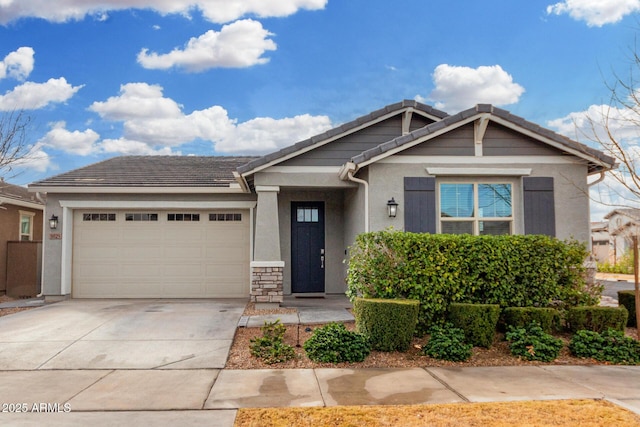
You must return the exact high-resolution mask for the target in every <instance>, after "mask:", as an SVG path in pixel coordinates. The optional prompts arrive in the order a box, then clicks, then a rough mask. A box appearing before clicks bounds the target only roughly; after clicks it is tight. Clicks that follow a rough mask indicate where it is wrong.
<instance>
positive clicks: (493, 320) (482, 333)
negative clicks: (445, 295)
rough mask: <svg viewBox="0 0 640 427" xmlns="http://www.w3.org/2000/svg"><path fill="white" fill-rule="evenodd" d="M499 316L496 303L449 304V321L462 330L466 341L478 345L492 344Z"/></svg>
mask: <svg viewBox="0 0 640 427" xmlns="http://www.w3.org/2000/svg"><path fill="white" fill-rule="evenodd" d="M499 317H500V306H499V305H497V304H462V303H453V304H451V305H449V316H448V319H449V321H450V322H451V323H452V324H453V326H455V327H457V328H460V329H462V330H463V331H464V335H465V337H466V339H467V342H469V343H471V344H472V345H476V346H480V347H486V348H489V347H491V344H493V337H494V336H495V334H496V326H497V324H498V318H499Z"/></svg>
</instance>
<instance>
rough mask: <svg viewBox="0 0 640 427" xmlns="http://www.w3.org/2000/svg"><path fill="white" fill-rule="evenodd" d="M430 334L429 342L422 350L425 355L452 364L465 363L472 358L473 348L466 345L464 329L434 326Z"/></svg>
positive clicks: (450, 326)
mask: <svg viewBox="0 0 640 427" xmlns="http://www.w3.org/2000/svg"><path fill="white" fill-rule="evenodd" d="M429 333H430V334H431V336H430V337H429V341H428V342H427V345H425V347H424V348H423V349H422V352H423V353H424V354H425V355H427V356H429V357H433V358H435V359H441V360H449V361H451V362H464V361H465V360H468V359H469V358H470V357H471V354H472V349H473V346H472V345H471V344H467V343H465V341H464V339H465V338H464V331H463V330H462V329H460V328H454V327H453V325H451V323H447V324H445V325H444V326H432V327H431V329H430V330H429Z"/></svg>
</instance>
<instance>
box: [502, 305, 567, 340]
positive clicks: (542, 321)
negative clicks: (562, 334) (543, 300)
mask: <svg viewBox="0 0 640 427" xmlns="http://www.w3.org/2000/svg"><path fill="white" fill-rule="evenodd" d="M502 315H503V317H504V323H505V325H506V326H507V327H509V326H513V327H515V328H524V327H526V326H527V325H528V324H530V323H531V322H536V323H538V324H539V325H540V327H541V328H542V330H543V331H545V332H546V333H548V334H550V333H552V332H556V331H559V330H560V329H561V326H560V311H558V310H556V309H555V308H550V307H507V308H505V309H504V310H503V311H502Z"/></svg>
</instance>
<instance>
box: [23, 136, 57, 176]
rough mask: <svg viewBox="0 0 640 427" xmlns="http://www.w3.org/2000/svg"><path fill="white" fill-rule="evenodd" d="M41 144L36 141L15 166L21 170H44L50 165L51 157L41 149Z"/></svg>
mask: <svg viewBox="0 0 640 427" xmlns="http://www.w3.org/2000/svg"><path fill="white" fill-rule="evenodd" d="M43 148H44V147H43V145H42V144H40V143H36V144H35V145H33V146H32V147H31V148H30V149H29V152H28V153H27V154H26V155H25V156H24V157H23V158H22V159H20V160H19V161H18V162H17V163H16V164H15V166H17V168H18V169H21V170H31V171H35V172H46V171H47V170H48V169H49V168H51V166H52V162H51V157H50V156H49V154H47V153H46V152H45V151H44V150H43Z"/></svg>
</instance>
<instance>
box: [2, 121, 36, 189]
mask: <svg viewBox="0 0 640 427" xmlns="http://www.w3.org/2000/svg"><path fill="white" fill-rule="evenodd" d="M30 124H31V118H30V117H29V116H26V115H25V113H24V111H12V112H10V113H7V114H3V115H0V177H4V176H5V175H7V174H9V173H11V172H12V171H13V170H14V167H15V166H18V165H20V164H22V163H24V162H25V161H27V160H28V159H29V155H30V151H31V147H30V146H29V144H28V143H27V140H26V136H27V130H28V128H29V125H30Z"/></svg>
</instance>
